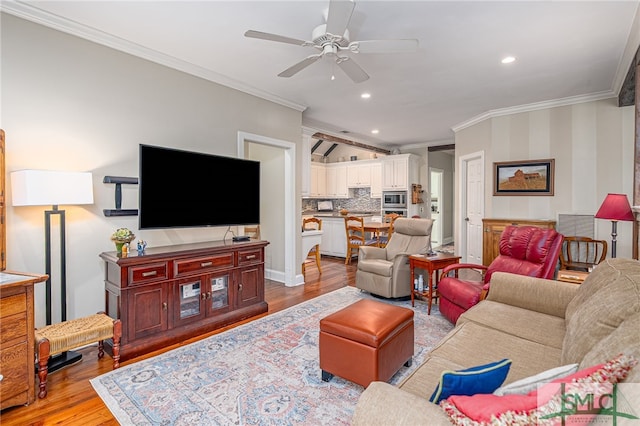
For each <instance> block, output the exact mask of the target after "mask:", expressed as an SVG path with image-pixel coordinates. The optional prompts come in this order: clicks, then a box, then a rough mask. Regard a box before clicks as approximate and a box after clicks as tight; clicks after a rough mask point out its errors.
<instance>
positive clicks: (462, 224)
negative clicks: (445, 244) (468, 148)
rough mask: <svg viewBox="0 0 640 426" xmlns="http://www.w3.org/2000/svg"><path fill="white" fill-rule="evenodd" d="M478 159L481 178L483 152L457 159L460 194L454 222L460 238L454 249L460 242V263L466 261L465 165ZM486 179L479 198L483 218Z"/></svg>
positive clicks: (457, 239) (483, 173) (483, 171)
mask: <svg viewBox="0 0 640 426" xmlns="http://www.w3.org/2000/svg"><path fill="white" fill-rule="evenodd" d="M477 159H480V164H481V166H482V176H484V175H485V170H484V151H478V152H473V153H471V154H467V155H461V156H460V157H459V162H458V164H459V168H460V193H459V194H458V205H459V206H460V209H459V210H458V214H457V218H456V221H457V223H458V235H459V236H460V238H456V239H455V241H456V243H455V244H456V247H458V241H460V245H459V247H460V249H459V251H458V254H459V255H460V256H462V261H463V262H466V261H467V238H468V236H467V224H466V221H465V213H466V211H467V165H468V163H469V162H471V161H473V160H477ZM485 181H486V179H483V180H482V194H483V196H482V197H481V198H480V204H481V206H480V211H481V212H482V216H484V187H485V185H484V182H485Z"/></svg>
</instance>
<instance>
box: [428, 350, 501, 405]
mask: <svg viewBox="0 0 640 426" xmlns="http://www.w3.org/2000/svg"><path fill="white" fill-rule="evenodd" d="M510 367H511V360H510V359H506V358H505V359H503V360H502V361H498V362H493V363H491V364H485V365H479V366H477V367H471V368H467V369H465V370H458V371H443V372H442V374H441V375H440V382H439V383H438V386H436V390H435V391H433V394H432V395H431V398H429V401H430V402H433V403H434V404H437V403H439V402H440V401H442V400H443V399H447V398H449V397H450V396H451V395H475V394H477V393H492V392H493V391H495V390H496V389H498V388H499V387H500V386H501V385H502V383H504V380H505V379H506V378H507V373H509V368H510Z"/></svg>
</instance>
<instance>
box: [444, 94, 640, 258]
mask: <svg viewBox="0 0 640 426" xmlns="http://www.w3.org/2000/svg"><path fill="white" fill-rule="evenodd" d="M455 143H456V164H458V167H459V157H460V156H463V155H469V154H471V153H474V152H479V151H483V152H484V158H485V165H484V167H485V180H484V183H485V191H484V193H485V198H484V202H485V215H484V217H489V218H514V219H518V218H522V219H554V220H557V215H558V214H560V213H563V214H564V213H568V214H589V215H593V214H595V213H596V211H597V210H598V208H599V207H600V205H601V204H602V201H603V200H604V199H605V197H606V195H607V193H610V192H612V193H623V194H627V196H628V198H629V201H630V202H632V200H633V185H634V183H633V181H634V177H633V167H634V165H633V158H634V107H633V106H629V107H624V108H619V107H618V106H617V103H616V99H606V100H601V101H592V102H584V103H578V104H574V105H569V106H562V107H555V108H546V109H540V110H536V111H532V112H524V113H518V114H509V115H504V116H499V117H494V118H488V119H486V120H484V121H482V122H479V123H477V124H475V125H472V126H470V127H467V128H465V129H462V130H459V131H458V132H457V133H456V139H455ZM545 158H554V159H555V195H553V196H493V186H492V183H493V163H494V162H498V161H515V160H535V159H545ZM459 178H460V173H456V184H455V188H456V201H458V200H459V197H460V193H459V192H460V182H459V181H458V180H459ZM459 209H460V206H459V204H458V203H457V205H456V224H455V225H456V241H460V238H459V233H460V230H461V223H462V222H461V218H460V211H459ZM595 230H596V232H595V233H596V237H597V238H598V239H604V240H607V241H610V240H611V235H610V234H611V222H610V221H606V220H600V219H596V220H595ZM631 237H632V223H631V222H620V223H619V224H618V247H617V250H618V257H631Z"/></svg>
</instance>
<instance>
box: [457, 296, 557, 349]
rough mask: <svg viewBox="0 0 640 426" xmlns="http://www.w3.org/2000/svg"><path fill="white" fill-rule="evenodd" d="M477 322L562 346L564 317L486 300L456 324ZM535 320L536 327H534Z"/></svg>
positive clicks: (526, 337) (518, 335)
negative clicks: (532, 325)
mask: <svg viewBox="0 0 640 426" xmlns="http://www.w3.org/2000/svg"><path fill="white" fill-rule="evenodd" d="M467 321H470V322H474V323H476V324H480V325H483V326H485V327H489V328H492V329H494V330H498V331H502V332H505V333H508V334H510V335H512V336H517V337H520V338H522V339H526V340H531V341H532V342H537V343H541V344H543V345H547V346H551V347H554V348H558V349H562V342H563V340H564V335H565V321H564V318H559V317H556V316H553V315H548V314H544V313H540V312H535V311H532V310H530V309H524V308H519V307H516V306H512V305H507V304H504V303H498V302H493V301H491V300H484V301H482V302H481V303H479V304H477V305H476V306H474V307H473V308H471V309H469V310H468V311H467V312H465V313H464V314H462V315H461V316H460V318H458V322H457V323H456V324H458V325H459V324H462V323H464V322H467ZM531 324H535V325H536V326H535V327H531Z"/></svg>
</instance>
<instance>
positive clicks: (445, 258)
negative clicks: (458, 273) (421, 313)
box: [409, 253, 461, 315]
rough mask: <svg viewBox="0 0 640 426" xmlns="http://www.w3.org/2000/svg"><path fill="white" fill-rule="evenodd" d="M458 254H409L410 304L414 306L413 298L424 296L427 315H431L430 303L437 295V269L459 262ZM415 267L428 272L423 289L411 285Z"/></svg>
mask: <svg viewBox="0 0 640 426" xmlns="http://www.w3.org/2000/svg"><path fill="white" fill-rule="evenodd" d="M460 259H461V257H460V256H455V255H453V254H448V253H437V254H435V255H434V256H427V255H424V254H413V255H411V256H409V268H410V269H411V306H414V298H415V297H416V296H418V297H421V298H423V297H426V298H427V302H428V303H427V306H428V307H427V315H431V304H432V303H433V299H434V298H435V297H437V289H436V288H435V287H436V286H437V285H438V281H439V277H438V274H437V271H438V270H440V269H443V268H445V267H447V266H449V265H454V264H456V263H460ZM415 268H420V269H424V270H425V271H427V272H428V275H429V279H428V281H427V283H426V284H427V287H425V290H424V291H418V290H416V289H415V288H414V287H413V282H414V279H415ZM434 272H435V273H436V274H435V275H436V278H435V285H434V282H433V275H434Z"/></svg>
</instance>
